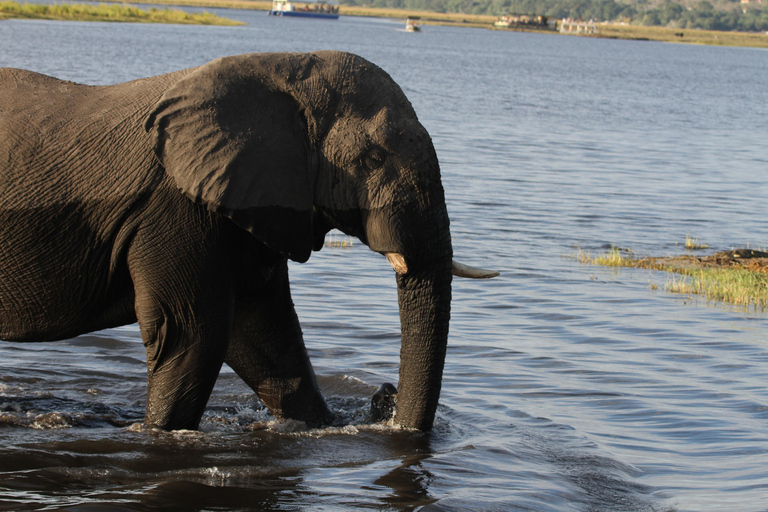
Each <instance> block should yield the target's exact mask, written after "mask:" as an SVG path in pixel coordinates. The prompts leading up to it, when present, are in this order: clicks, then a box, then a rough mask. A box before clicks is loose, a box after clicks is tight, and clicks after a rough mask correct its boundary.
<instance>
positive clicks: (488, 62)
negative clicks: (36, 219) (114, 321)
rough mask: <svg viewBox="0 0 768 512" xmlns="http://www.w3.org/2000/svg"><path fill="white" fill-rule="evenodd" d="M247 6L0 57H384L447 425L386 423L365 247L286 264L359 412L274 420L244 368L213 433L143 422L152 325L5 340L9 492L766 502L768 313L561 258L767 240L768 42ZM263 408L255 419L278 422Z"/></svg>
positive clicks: (11, 38) (279, 506)
mask: <svg viewBox="0 0 768 512" xmlns="http://www.w3.org/2000/svg"><path fill="white" fill-rule="evenodd" d="M216 12H218V13H220V14H223V15H226V16H229V17H232V18H236V19H241V20H243V21H246V22H247V23H248V25H247V26H243V27H227V28H222V27H192V26H168V25H128V24H102V23H90V24H86V23H77V22H68V23H65V22H53V21H17V20H10V21H3V22H0V65H1V66H14V67H22V68H27V69H32V70H36V71H40V72H43V73H48V74H52V75H55V76H57V77H60V78H65V79H69V80H75V81H79V82H85V83H89V84H107V83H116V82H121V81H125V80H130V79H133V78H138V77H143V76H149V75H153V74H159V73H163V72H167V71H172V70H176V69H181V68H185V67H189V66H194V65H199V64H202V63H205V62H207V61H209V60H211V59H214V58H216V57H219V56H223V55H231V54H239V53H248V52H262V51H287V50H288V51H310V50H318V49H339V50H347V51H352V52H355V53H358V54H361V55H362V56H364V57H366V58H368V59H370V60H372V61H373V62H375V63H377V64H379V65H380V66H382V67H383V68H384V69H386V70H387V71H389V73H390V74H391V75H392V76H393V78H394V79H395V80H396V81H397V82H398V83H400V84H401V86H402V87H403V89H404V90H405V91H406V94H407V95H408V96H409V98H410V99H411V101H412V102H413V104H414V106H415V108H416V111H417V113H418V114H419V116H420V118H421V120H422V122H423V123H424V124H425V126H426V127H427V129H428V130H429V131H430V133H431V134H432V136H433V139H434V142H435V146H436V148H437V152H438V156H439V157H440V159H441V164H442V169H443V180H444V185H445V187H446V193H447V201H448V207H449V212H450V214H451V220H452V229H453V239H454V246H455V251H456V253H457V256H458V257H460V259H462V260H463V261H466V262H468V263H472V264H476V265H479V266H484V267H490V268H496V269H498V270H500V271H501V272H502V274H501V276H500V277H498V278H496V279H495V280H491V281H456V282H455V286H454V306H453V315H452V325H451V336H450V346H449V350H448V358H447V362H446V371H445V379H444V384H443V394H442V397H441V406H440V409H439V412H438V418H437V423H436V428H435V430H434V432H433V433H432V434H431V435H429V436H423V435H418V434H413V433H408V432H402V431H398V430H396V429H392V428H388V427H384V426H377V425H367V424H366V423H365V410H366V408H367V401H368V399H369V397H370V396H371V394H372V393H373V391H374V390H375V389H376V388H377V387H378V385H379V384H381V383H383V382H396V381H397V366H398V348H399V347H398V343H399V332H398V331H399V322H398V317H397V305H396V292H395V284H394V279H393V277H392V271H391V269H389V266H388V265H387V264H386V262H385V261H384V260H383V259H382V258H381V257H380V256H378V255H376V254H373V253H371V252H370V251H368V249H367V248H365V247H364V246H363V245H362V244H360V243H355V244H353V245H352V247H347V248H334V247H328V248H326V249H324V250H323V251H321V252H319V253H316V254H315V255H313V257H312V258H311V259H310V261H309V262H308V263H306V264H304V265H293V266H292V267H291V273H292V281H293V290H294V299H295V302H296V304H297V309H298V310H299V316H300V318H301V320H302V325H303V329H304V334H305V338H306V341H307V345H308V347H309V350H310V354H311V357H312V359H313V362H314V365H315V368H316V371H317V373H318V374H319V379H320V382H321V386H322V387H323V389H324V391H325V393H326V395H327V396H328V397H329V401H330V403H331V405H332V407H333V408H334V409H335V410H336V411H337V412H338V413H339V414H341V415H343V416H344V417H346V418H347V419H348V422H349V426H347V427H344V428H333V429H325V430H320V431H307V430H306V429H302V428H300V426H297V425H290V424H275V423H274V422H270V417H269V416H268V414H266V413H265V412H264V411H263V410H262V408H261V407H260V404H259V402H258V401H257V400H255V399H254V398H253V396H252V395H251V394H250V393H249V391H248V389H247V388H246V387H245V386H244V385H243V384H242V383H241V382H240V381H239V380H238V379H237V377H236V376H234V374H233V373H232V372H231V371H230V370H228V369H225V370H224V372H223V374H222V376H221V378H220V380H219V382H218V384H217V387H216V389H215V391H214V396H213V397H212V399H211V402H210V404H209V410H208V412H207V413H206V416H205V419H204V422H203V425H202V431H201V432H182V433H171V434H169V433H157V432H148V431H146V430H143V429H142V428H141V427H140V423H141V420H142V416H143V409H144V399H145V363H144V353H143V348H142V345H141V341H140V336H139V332H138V329H137V327H136V326H126V327H123V328H119V329H112V330H108V331H104V332H99V333H94V334H90V335H87V336H82V337H79V338H76V339H73V340H68V341H62V342H56V343H49V344H33V345H18V344H10V343H2V344H0V424H1V425H2V426H0V509H2V510H57V509H66V510H70V511H96V510H98V511H128V510H132V511H140V510H141V511H144V510H180V511H186V510H190V511H193V510H194V511H197V510H329V511H330V510H334V511H335V510H360V509H363V510H365V509H368V510H392V511H398V510H416V509H420V510H440V511H464V510H473V511H475V510H476V511H537V512H548V511H552V512H555V511H556V512H563V511H585V512H586V511H606V512H612V511H681V512H682V511H691V512H704V511H741V512H757V511H765V510H768V340H767V335H768V325H767V322H766V318H767V317H766V313H765V312H764V311H753V310H745V309H743V308H742V309H740V308H735V307H730V306H724V305H721V304H712V303H707V301H705V300H704V299H696V298H691V297H688V296H681V295H674V294H671V293H669V292H666V291H664V285H665V284H666V283H667V282H668V280H669V277H668V276H666V275H663V274H658V273H654V272H649V271H647V270H627V269H624V270H611V269H607V268H602V267H594V266H589V265H584V264H581V263H579V262H577V261H576V260H574V259H572V258H569V256H572V255H574V254H576V253H577V252H578V250H579V249H581V250H584V251H589V252H592V253H595V254H596V253H598V252H600V251H604V250H606V249H607V248H609V247H611V246H612V245H616V246H619V247H622V248H628V249H631V250H633V251H635V253H637V254H639V255H675V254H682V253H684V252H685V249H684V247H683V242H684V241H685V238H686V235H690V236H692V237H697V238H699V240H700V241H701V242H705V243H707V244H709V246H710V251H709V252H712V251H715V250H724V249H730V248H734V247H743V246H747V245H749V246H750V247H766V245H768V224H767V223H766V218H768V208H767V207H766V198H768V172H766V170H767V169H766V168H767V167H768V149H767V148H766V141H767V140H768V87H766V84H768V52H766V51H765V50H754V49H745V48H717V47H698V46H689V45H673V44H661V43H653V42H640V41H618V40H603V39H587V38H574V37H566V36H559V35H547V34H526V33H512V32H497V31H490V30H483V29H466V28H453V27H433V26H427V27H425V29H424V31H423V32H422V33H419V34H410V33H406V32H404V31H403V30H401V29H402V27H403V24H402V22H398V23H394V22H390V21H384V20H377V19H364V18H352V17H342V18H341V19H340V20H338V21H336V22H329V21H311V20H300V19H276V18H270V17H268V16H267V15H266V14H265V13H263V12H246V11H216ZM265 424H266V425H268V428H266V429H264V428H262V427H263V426H264V425H265Z"/></svg>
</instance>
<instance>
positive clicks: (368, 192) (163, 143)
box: [0, 52, 483, 430]
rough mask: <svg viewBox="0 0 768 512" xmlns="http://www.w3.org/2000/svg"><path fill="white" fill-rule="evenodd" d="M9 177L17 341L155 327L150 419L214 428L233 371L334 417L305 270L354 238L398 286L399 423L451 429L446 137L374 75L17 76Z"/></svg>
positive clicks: (5, 149)
mask: <svg viewBox="0 0 768 512" xmlns="http://www.w3.org/2000/svg"><path fill="white" fill-rule="evenodd" d="M0 183H1V185H2V187H1V188H0V239H1V240H2V248H1V249H0V339H3V340H7V341H18V342H31V341H48V340H58V339H66V338H69V337H73V336H76V335H80V334H83V333H86V332H90V331H95V330H99V329H104V328H109V327H114V326H119V325H124V324H129V323H133V322H136V321H138V323H139V327H140V330H141V336H142V340H143V343H144V345H145V348H146V353H147V369H148V396H147V408H146V418H145V421H146V424H147V425H148V426H154V427H158V428H162V429H169V430H173V429H194V428H196V427H197V426H198V423H199V421H200V418H201V416H202V414H203V410H204V408H205V405H206V402H207V401H208V398H209V396H210V393H211V390H212V389H213V386H214V383H215V381H216V379H217V376H218V373H219V370H220V368H221V365H222V363H224V362H226V363H227V364H228V365H230V366H231V367H232V368H233V369H234V370H235V371H236V372H237V374H238V375H239V376H240V377H241V378H242V379H243V380H244V381H245V382H246V383H247V384H248V385H249V386H250V387H251V388H253V390H254V391H255V392H256V393H257V394H258V396H259V397H260V398H261V400H262V401H263V402H264V403H265V404H266V406H267V407H268V408H269V409H270V410H271V412H272V413H273V414H274V415H275V416H276V417H278V418H293V419H297V420H303V421H306V422H307V423H308V424H311V425H319V424H326V423H329V422H331V421H332V414H331V412H330V411H329V409H328V407H327V405H326V402H325V399H324V398H323V396H322V394H321V392H320V391H319V389H318V386H317V382H316V379H315V375H314V371H313V369H312V366H311V364H310V362H309V358H308V356H307V352H306V349H305V346H304V340H303V337H302V332H301V328H300V326H299V321H298V318H297V315H296V312H295V310H294V307H293V303H292V300H291V293H290V288H289V281H288V266H287V261H288V259H291V260H293V261H297V262H305V261H307V259H308V258H309V256H310V254H311V252H312V251H313V250H320V248H321V247H322V246H323V241H324V237H325V235H326V233H327V232H328V231H329V230H331V229H332V228H338V229H340V230H341V231H343V232H344V233H347V234H349V235H351V236H355V237H358V238H359V239H360V240H361V241H362V242H363V243H365V244H366V245H368V246H369V247H370V249H372V250H373V251H376V252H379V253H381V254H384V255H386V256H387V257H388V259H389V260H390V262H391V263H392V266H393V267H394V269H395V271H396V273H397V285H398V297H399V306H400V318H401V325H402V346H401V365H400V380H399V386H398V387H399V394H398V401H397V408H396V412H395V422H396V423H398V424H401V425H403V426H406V427H411V428H415V429H421V430H429V429H430V428H431V426H432V424H433V420H434V415H435V409H436V407H437V402H438V397H439V394H440V386H441V378H442V371H443V363H444V358H445V351H446V341H447V335H448V323H449V316H450V301H451V274H452V248H451V239H450V231H449V225H448V224H449V222H448V214H447V211H446V207H445V200H444V196H443V188H442V185H441V181H440V171H439V167H438V161H437V157H436V154H435V150H434V148H433V146H432V142H431V140H430V138H429V135H428V134H427V132H426V130H425V129H424V128H423V127H422V125H421V124H420V123H419V122H418V120H417V118H416V114H415V113H414V111H413V108H412V107H411V105H410V103H409V102H408V100H407V99H406V97H405V95H404V94H403V92H402V91H401V89H400V88H399V87H398V85H397V84H395V82H394V81H393V80H392V79H391V78H390V77H389V76H388V75H387V74H386V73H385V72H384V71H382V70H381V69H380V68H378V67H376V66H375V65H373V64H371V63H370V62H367V61H366V60H364V59H362V58H360V57H358V56H355V55H351V54H347V53H340V52H317V53H311V54H296V53H286V54H281V53H276V54H251V55H241V56H234V57H225V58H221V59H217V60H215V61H213V62H210V63H208V64H205V65H203V66H200V67H197V68H193V69H187V70H183V71H177V72H173V73H169V74H165V75H161V76H155V77H151V78H146V79H141V80H136V81H132V82H128V83H123V84H117V85H110V86H86V85H81V84H76V83H72V82H66V81H62V80H58V79H56V78H52V77H48V76H45V75H41V74H37V73H33V72H30V71H23V70H19V69H1V70H0ZM465 270H466V269H465ZM468 272H469V273H470V274H471V273H472V269H469V271H468ZM481 275H483V274H481Z"/></svg>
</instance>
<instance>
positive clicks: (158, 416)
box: [140, 309, 232, 430]
mask: <svg viewBox="0 0 768 512" xmlns="http://www.w3.org/2000/svg"><path fill="white" fill-rule="evenodd" d="M153 313H154V314H153V315H148V314H147V312H146V311H144V312H142V314H141V315H140V325H141V330H142V337H143V338H144V344H145V347H146V349H147V376H148V389H147V412H146V418H145V423H146V425H147V426H151V427H158V428H162V429H165V430H180V429H196V428H197V427H198V424H199V423H200V418H201V417H202V415H203V411H204V410H205V406H206V404H207V403H208V399H209V398H210V395H211V392H212V391H213V387H214V385H215V384H216V379H217V378H218V375H219V371H220V370H221V365H222V364H223V362H224V355H225V352H226V347H227V338H228V336H229V325H224V324H225V321H226V320H228V321H229V322H231V318H232V314H231V312H229V313H227V312H225V311H221V312H219V315H215V314H212V313H214V312H213V311H208V314H206V316H205V320H203V319H202V318H201V317H199V316H195V315H193V316H192V317H191V318H186V319H184V320H183V321H179V318H181V317H184V316H185V315H179V314H177V313H171V312H169V311H164V310H162V309H156V310H155V311H154V312H153ZM217 316H218V317H219V318H221V319H222V320H223V321H217V318H216V317H217ZM217 324H218V325H217ZM230 325H231V324H230Z"/></svg>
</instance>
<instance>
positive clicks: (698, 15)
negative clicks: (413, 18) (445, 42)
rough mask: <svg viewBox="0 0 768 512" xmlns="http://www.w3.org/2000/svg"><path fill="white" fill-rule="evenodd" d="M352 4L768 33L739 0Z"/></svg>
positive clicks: (765, 18) (765, 22)
mask: <svg viewBox="0 0 768 512" xmlns="http://www.w3.org/2000/svg"><path fill="white" fill-rule="evenodd" d="M341 1H342V3H346V4H351V5H370V6H372V7H387V8H393V9H412V10H424V11H433V12H461V13H466V14H489V15H495V16H502V15H504V14H533V15H536V14H541V15H544V16H548V17H550V18H556V19H557V18H577V19H578V18H580V19H583V20H595V21H616V20H622V21H629V22H631V23H636V24H639V25H660V26H670V27H677V28H703V29H708V30H741V31H748V32H756V31H760V32H762V31H768V9H762V8H759V7H757V8H756V7H750V8H749V9H745V10H742V8H741V5H740V4H739V3H738V2H730V3H729V4H725V5H727V7H725V8H722V9H716V8H715V7H714V6H713V5H712V4H711V3H710V2H708V1H707V0H701V1H699V2H698V3H697V4H695V6H694V7H692V8H686V7H684V6H682V5H680V4H678V3H676V2H673V1H666V2H664V3H662V4H661V5H659V6H657V7H654V8H648V7H647V3H648V2H647V0H635V1H634V2H625V1H622V2H617V1H616V0H341Z"/></svg>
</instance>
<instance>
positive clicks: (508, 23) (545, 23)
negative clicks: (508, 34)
mask: <svg viewBox="0 0 768 512" xmlns="http://www.w3.org/2000/svg"><path fill="white" fill-rule="evenodd" d="M493 25H494V26H495V27H497V28H539V29H541V28H548V27H549V19H548V18H547V17H546V16H535V15H534V16H527V15H519V14H507V15H504V16H502V17H501V18H499V19H498V20H496V22H495V23H494V24H493Z"/></svg>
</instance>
